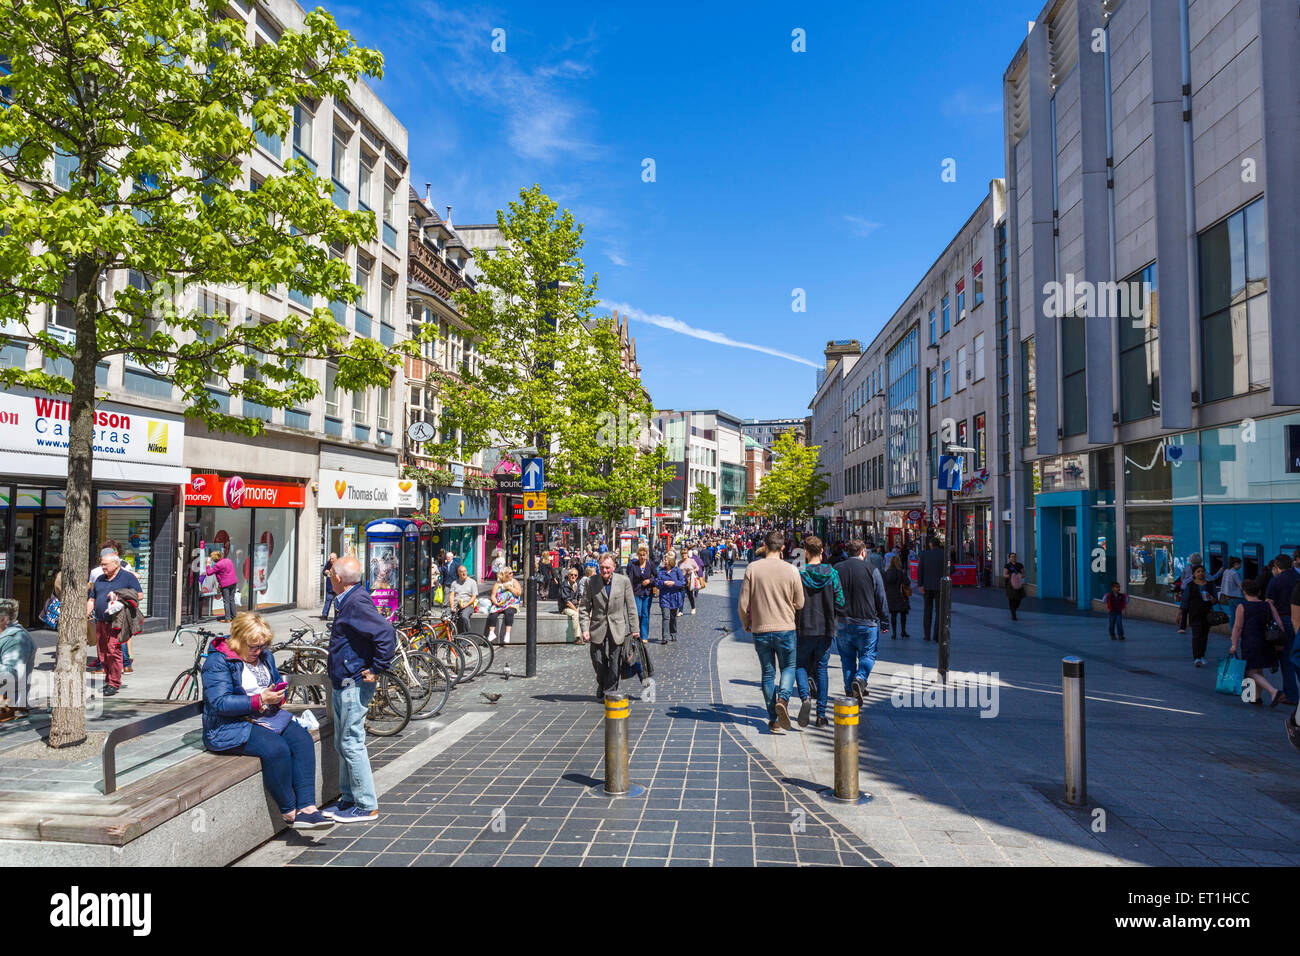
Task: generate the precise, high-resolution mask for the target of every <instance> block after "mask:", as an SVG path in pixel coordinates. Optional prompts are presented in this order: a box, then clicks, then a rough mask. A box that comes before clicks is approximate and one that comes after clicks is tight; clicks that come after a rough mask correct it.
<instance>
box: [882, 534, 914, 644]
mask: <svg viewBox="0 0 1300 956" xmlns="http://www.w3.org/2000/svg"><path fill="white" fill-rule="evenodd" d="M911 597H912V586H911V582H910V581H909V580H908V577H907V572H906V571H904V570H903V562H902V561H900V560H899V559H898V555H894V556H893V557H892V558H890V559H889V570H887V571H886V572H885V601H886V603H888V604H889V639H890V640H891V641H892V640H896V639H897V637H898V634H899V619H900V618H901V619H902V636H903V637H904V638H905V639H906V638H908V637H910V636H911V635H910V634H908V633H907V612H908V611H909V610H910V609H911V604H912V601H911Z"/></svg>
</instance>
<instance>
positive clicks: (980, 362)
mask: <svg viewBox="0 0 1300 956" xmlns="http://www.w3.org/2000/svg"><path fill="white" fill-rule="evenodd" d="M983 377H984V333H983V332H981V333H980V334H979V335H977V336H975V381H977V382H978V381H979V380H980V379H982V378H983Z"/></svg>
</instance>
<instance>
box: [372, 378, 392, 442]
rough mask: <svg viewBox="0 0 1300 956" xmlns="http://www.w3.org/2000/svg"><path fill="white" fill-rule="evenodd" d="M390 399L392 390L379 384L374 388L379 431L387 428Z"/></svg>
mask: <svg viewBox="0 0 1300 956" xmlns="http://www.w3.org/2000/svg"><path fill="white" fill-rule="evenodd" d="M392 400H393V395H392V392H390V391H389V390H388V388H386V387H385V386H383V385H381V386H379V387H378V388H377V389H376V390H375V404H376V406H378V415H379V429H380V431H387V430H388V413H389V411H390V409H391V406H392Z"/></svg>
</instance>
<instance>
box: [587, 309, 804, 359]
mask: <svg viewBox="0 0 1300 956" xmlns="http://www.w3.org/2000/svg"><path fill="white" fill-rule="evenodd" d="M600 307H601V308H602V309H611V310H617V311H618V313H619V314H620V315H624V316H626V317H628V318H629V319H632V320H633V321H636V322H645V323H646V324H647V325H654V326H657V327H659V328H661V329H667V330H668V331H669V332H677V333H679V334H681V335H689V336H690V337H691V338H693V339H703V340H704V341H705V342H713V343H714V344H716V345H726V346H729V347H730V348H736V349H749V350H751V351H754V352H762V353H763V354H764V355H775V356H776V357H777V358H783V359H786V360H787V361H790V362H798V363H799V364H800V365H807V366H808V367H809V368H821V363H820V362H811V361H809V360H808V359H806V358H804V357H803V356H802V355H793V354H791V353H790V352H782V351H781V350H780V349H773V348H768V347H767V346H766V345H755V344H753V343H752V342H739V341H737V340H736V339H733V338H732V337H731V336H729V335H724V334H723V333H721V332H711V331H709V330H708V329H697V328H695V327H694V326H692V325H687V324H686V323H685V322H683V321H681V320H680V319H674V318H673V317H672V316H671V315H651V314H650V313H648V312H643V311H641V310H640V309H637V308H634V307H633V306H630V305H628V304H627V303H626V302H605V301H603V300H602V301H601V303H600Z"/></svg>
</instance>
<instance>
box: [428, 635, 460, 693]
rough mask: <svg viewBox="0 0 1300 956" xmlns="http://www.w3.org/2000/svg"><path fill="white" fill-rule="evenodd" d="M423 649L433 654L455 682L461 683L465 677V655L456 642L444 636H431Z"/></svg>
mask: <svg viewBox="0 0 1300 956" xmlns="http://www.w3.org/2000/svg"><path fill="white" fill-rule="evenodd" d="M422 650H424V651H426V652H428V653H429V654H431V655H433V659H434V660H435V661H437V662H438V663H439V664H441V665H442V666H443V668H444V669H445V670H446V671H447V673H449V674H450V675H451V677H452V681H453V683H456V684H459V683H460V682H461V681H463V680H464V679H465V655H464V654H462V653H461V652H460V649H459V648H458V647H456V645H455V643H453V642H452V641H449V640H447V639H446V638H444V637H440V638H437V639H436V640H435V639H432V638H431V639H429V640H427V641H425V643H424V647H423V648H422Z"/></svg>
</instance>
